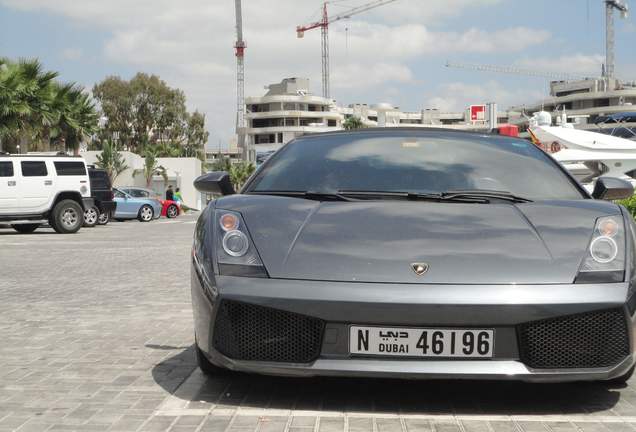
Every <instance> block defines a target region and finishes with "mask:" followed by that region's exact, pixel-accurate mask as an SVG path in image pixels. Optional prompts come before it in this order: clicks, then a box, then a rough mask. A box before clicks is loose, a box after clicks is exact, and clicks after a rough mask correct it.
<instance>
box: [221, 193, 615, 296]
mask: <svg viewBox="0 0 636 432" xmlns="http://www.w3.org/2000/svg"><path fill="white" fill-rule="evenodd" d="M216 206H217V208H224V209H228V210H235V211H238V212H240V213H241V214H242V215H243V217H244V219H245V222H246V225H247V227H248V229H249V232H250V235H251V237H252V239H253V241H254V243H255V245H256V248H257V249H258V251H259V253H260V256H261V258H262V260H263V263H264V264H265V267H266V268H267V271H268V272H269V274H270V276H271V277H272V278H283V279H306V280H328V281H355V282H383V283H420V284H421V283H424V284H558V283H572V282H573V281H574V278H575V276H576V274H577V272H578V268H579V265H580V263H581V260H582V259H583V257H584V254H585V252H586V249H587V245H588V243H589V241H590V237H591V235H592V231H593V228H594V224H595V221H596V219H597V218H598V217H600V216H605V215H610V214H619V213H620V209H619V207H618V206H616V205H614V204H612V203H607V202H601V201H594V200H579V201H550V202H545V201H543V202H535V203H525V204H515V205H513V204H508V203H504V204H465V203H437V202H426V201H417V202H413V201H360V202H317V201H310V200H304V199H298V198H286V197H271V196H255V195H249V196H248V195H237V196H233V197H226V198H222V199H220V200H218V202H217V204H216ZM413 263H426V264H427V265H428V271H427V272H426V273H425V274H423V275H421V276H418V275H416V274H415V272H414V271H413V269H412V264H413Z"/></svg>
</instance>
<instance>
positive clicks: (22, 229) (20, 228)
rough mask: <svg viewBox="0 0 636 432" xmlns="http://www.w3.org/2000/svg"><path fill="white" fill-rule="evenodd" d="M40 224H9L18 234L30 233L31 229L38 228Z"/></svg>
mask: <svg viewBox="0 0 636 432" xmlns="http://www.w3.org/2000/svg"><path fill="white" fill-rule="evenodd" d="M39 226H40V224H19V225H11V227H12V228H13V229H14V230H16V231H17V232H19V233H20V234H31V233H32V232H33V231H35V230H36V229H38V227H39Z"/></svg>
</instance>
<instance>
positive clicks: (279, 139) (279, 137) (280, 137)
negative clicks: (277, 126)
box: [276, 132, 283, 144]
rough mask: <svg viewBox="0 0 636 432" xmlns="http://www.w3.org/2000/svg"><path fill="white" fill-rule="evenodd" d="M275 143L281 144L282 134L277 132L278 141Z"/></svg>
mask: <svg viewBox="0 0 636 432" xmlns="http://www.w3.org/2000/svg"><path fill="white" fill-rule="evenodd" d="M276 142H279V143H281V144H282V143H283V133H282V132H278V141H276Z"/></svg>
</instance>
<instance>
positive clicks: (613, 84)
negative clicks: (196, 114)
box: [234, 0, 636, 163]
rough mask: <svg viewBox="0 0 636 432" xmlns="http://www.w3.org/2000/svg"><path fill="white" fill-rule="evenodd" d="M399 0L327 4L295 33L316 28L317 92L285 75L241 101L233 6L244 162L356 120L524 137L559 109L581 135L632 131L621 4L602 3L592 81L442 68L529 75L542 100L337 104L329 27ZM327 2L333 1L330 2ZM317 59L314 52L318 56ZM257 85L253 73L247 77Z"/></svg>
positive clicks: (634, 89)
mask: <svg viewBox="0 0 636 432" xmlns="http://www.w3.org/2000/svg"><path fill="white" fill-rule="evenodd" d="M399 1H400V0H376V1H372V2H368V3H363V4H360V5H358V6H356V7H353V8H351V9H348V10H345V11H341V12H339V13H334V14H331V13H330V8H329V7H330V2H329V1H325V2H324V3H323V4H322V7H321V18H320V19H319V20H317V21H314V22H310V23H305V24H301V25H298V26H297V27H296V35H297V37H298V38H303V37H304V35H305V33H306V32H309V31H312V30H316V31H317V30H320V36H321V38H320V41H321V47H320V55H321V67H322V70H321V83H320V93H319V94H316V93H315V92H314V91H313V90H312V88H311V87H310V82H309V79H308V78H305V77H297V76H295V75H294V71H293V70H291V69H290V71H289V75H288V77H281V82H280V83H273V84H272V83H259V85H261V84H262V85H266V88H267V91H266V93H265V94H264V95H249V96H248V97H246V96H245V56H246V48H247V44H246V42H245V41H244V39H243V19H242V5H241V0H235V6H236V34H237V39H236V43H235V45H234V49H235V55H236V62H237V79H236V84H237V89H236V93H237V105H236V106H237V112H236V134H237V144H238V149H237V152H238V153H240V155H241V158H242V159H245V160H250V161H254V162H257V163H260V162H262V161H263V160H265V159H266V158H267V157H268V156H269V155H270V154H272V153H273V152H274V151H276V150H278V149H279V148H280V147H281V146H282V145H284V144H285V143H287V142H289V141H290V140H292V139H294V138H296V137H298V136H301V135H304V134H307V133H319V132H327V131H334V130H340V129H343V127H344V124H345V122H346V121H347V119H349V118H352V117H353V118H356V119H359V121H360V122H361V125H362V126H363V127H399V126H419V127H444V128H453V129H469V130H483V131H493V130H499V129H501V128H502V127H503V129H506V130H507V128H509V127H512V128H513V129H516V133H518V134H520V135H521V136H526V137H527V136H528V134H527V133H526V130H527V128H528V126H529V119H530V118H531V117H532V115H533V113H535V112H539V111H546V112H549V113H551V115H552V117H553V120H554V121H555V122H558V121H561V119H562V118H563V115H562V113H563V111H564V110H566V111H567V115H568V116H570V117H571V118H572V119H575V123H576V127H577V128H580V129H586V130H601V131H606V132H609V131H611V130H613V129H615V128H614V126H612V125H611V124H607V123H606V122H604V121H602V120H604V119H605V118H607V116H612V115H623V114H625V115H627V120H628V121H623V122H622V123H624V126H625V127H628V128H636V116H633V117H634V118H631V117H629V113H632V112H634V111H636V108H635V107H634V105H636V81H630V80H620V79H618V78H617V77H616V75H615V23H614V21H615V15H616V14H618V15H619V16H620V17H621V18H623V19H624V18H627V17H628V12H629V8H628V5H627V4H626V3H625V2H624V1H622V0H603V3H604V6H605V10H604V12H605V62H604V64H603V65H602V68H601V70H599V71H598V74H597V75H596V76H586V75H583V74H577V73H576V71H569V72H553V71H542V70H537V69H530V68H520V67H514V66H501V65H489V64H474V63H465V62H459V61H447V62H446V63H445V65H444V66H445V67H446V68H453V69H459V70H464V71H466V72H467V73H489V74H493V75H496V74H508V75H520V76H532V77H538V78H542V79H545V80H547V81H549V82H550V85H549V89H550V90H549V95H546V96H545V97H544V98H543V99H542V100H530V101H524V103H522V104H519V105H515V106H510V107H508V106H506V107H504V106H501V105H498V104H497V102H498V101H496V100H484V101H482V103H480V104H477V105H471V106H466V107H465V109H464V110H462V111H456V112H446V111H444V110H440V109H438V108H437V107H435V106H426V107H421V109H418V110H411V111H407V110H402V109H400V107H398V106H395V105H394V104H392V103H391V102H390V101H377V100H376V101H364V102H361V103H346V104H342V103H340V102H337V99H336V97H335V96H336V95H333V94H332V91H331V77H330V70H331V67H330V54H329V26H330V25H333V24H334V23H336V22H338V21H341V20H345V19H351V18H352V17H355V16H357V15H359V14H363V13H365V12H367V11H371V10H373V9H376V8H380V7H383V6H387V5H389V4H391V3H396V2H399ZM331 3H332V2H331ZM316 53H318V51H317V50H316ZM250 76H251V77H252V78H251V79H254V80H257V79H258V75H257V74H251V75H250Z"/></svg>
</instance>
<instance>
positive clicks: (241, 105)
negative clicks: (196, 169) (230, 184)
mask: <svg viewBox="0 0 636 432" xmlns="http://www.w3.org/2000/svg"><path fill="white" fill-rule="evenodd" d="M234 6H235V8H236V43H235V44H234V54H235V55H236V134H237V145H238V148H239V149H241V152H242V157H243V159H245V160H248V159H249V157H250V154H249V149H248V148H247V146H246V145H245V48H246V47H247V45H246V44H245V41H244V40H243V12H242V10H241V0H234Z"/></svg>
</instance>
